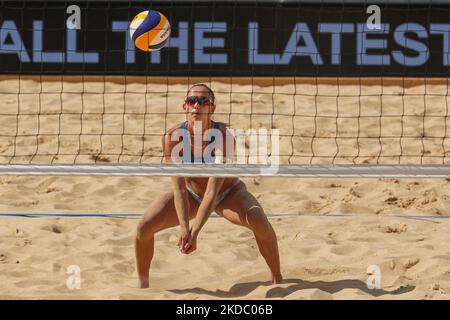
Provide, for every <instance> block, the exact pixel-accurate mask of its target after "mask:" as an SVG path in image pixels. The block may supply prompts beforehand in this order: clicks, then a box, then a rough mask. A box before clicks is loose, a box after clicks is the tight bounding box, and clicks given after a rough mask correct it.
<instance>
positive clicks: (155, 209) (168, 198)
mask: <svg viewBox="0 0 450 320" xmlns="http://www.w3.org/2000/svg"><path fill="white" fill-rule="evenodd" d="M189 205H190V211H189V218H190V219H192V218H193V217H195V213H196V212H197V209H198V204H197V202H195V201H194V200H193V199H190V200H189ZM177 225H179V222H178V217H177V213H176V210H175V204H174V196H173V192H168V193H166V194H164V195H163V196H162V197H161V198H159V199H158V200H156V201H155V202H154V203H152V205H151V206H150V208H149V209H148V210H147V212H146V213H145V214H144V217H143V218H142V219H141V221H140V222H139V224H138V227H137V232H136V237H135V241H134V243H135V253H136V268H137V273H138V277H139V287H140V288H148V287H149V271H150V265H151V262H152V258H153V253H154V246H155V244H154V242H155V240H154V236H155V234H156V233H157V232H159V231H161V230H164V229H167V228H171V227H175V226H177Z"/></svg>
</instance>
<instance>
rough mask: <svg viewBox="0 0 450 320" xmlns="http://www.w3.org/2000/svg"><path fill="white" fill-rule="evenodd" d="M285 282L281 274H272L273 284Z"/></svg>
mask: <svg viewBox="0 0 450 320" xmlns="http://www.w3.org/2000/svg"><path fill="white" fill-rule="evenodd" d="M282 282H283V276H282V275H281V274H277V275H274V274H273V275H272V284H280V283H282Z"/></svg>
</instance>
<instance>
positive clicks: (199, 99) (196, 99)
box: [184, 96, 211, 106]
mask: <svg viewBox="0 0 450 320" xmlns="http://www.w3.org/2000/svg"><path fill="white" fill-rule="evenodd" d="M184 103H186V104H187V105H188V106H194V105H195V104H196V103H198V104H199V105H200V106H204V105H206V104H211V100H209V98H207V97H203V96H190V97H187V98H186V100H184Z"/></svg>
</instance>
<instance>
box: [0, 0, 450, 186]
mask: <svg viewBox="0 0 450 320" xmlns="http://www.w3.org/2000/svg"><path fill="white" fill-rule="evenodd" d="M400 2H401V3H399V2H398V1H397V2H392V1H391V2H389V1H385V2H381V4H380V5H379V6H377V7H378V9H379V11H377V10H378V9H377V8H372V11H370V10H368V7H369V6H370V5H369V4H367V3H364V2H351V3H349V2H346V1H344V2H331V1H327V2H323V1H321V2H305V1H296V2H285V3H278V2H265V1H258V2H242V1H229V2H225V1H222V2H213V3H212V4H207V3H204V2H189V3H187V2H183V1H172V2H170V3H153V4H152V5H151V7H152V9H155V10H159V11H161V12H162V13H164V14H165V15H166V16H167V17H168V19H169V21H170V23H171V28H172V34H171V39H170V40H169V43H168V45H167V47H165V48H163V49H162V50H161V51H156V52H152V53H145V52H140V51H139V50H138V49H136V48H135V47H134V44H133V43H132V42H131V40H130V38H129V35H128V27H129V22H130V21H131V20H132V19H133V17H134V16H135V15H136V14H137V13H139V12H141V11H144V10H148V9H149V7H148V3H145V2H139V1H132V2H130V1H128V2H127V1H105V2H87V1H75V2H74V4H75V6H76V7H78V9H77V8H76V7H75V8H71V9H70V10H69V9H68V4H67V3H66V2H60V1H53V2H34V3H31V2H17V1H15V2H12V1H2V2H1V7H0V27H1V30H0V65H1V66H0V70H1V71H0V72H1V75H0V121H1V123H0V174H27V175H53V174H56V175H152V176H166V175H183V176H189V175H190V176H252V175H263V176H266V175H267V176H340V177H347V176H364V177H380V176H392V177H394V176H395V177H420V176H424V177H449V176H450V168H449V166H448V164H449V163H450V154H449V152H450V119H449V117H450V115H449V104H450V98H449V80H448V76H449V71H450V69H449V65H450V49H449V47H450V44H449V34H450V22H448V17H449V16H450V4H447V3H445V1H443V2H438V3H435V1H433V2H432V3H431V2H429V3H428V2H420V3H417V2H413V1H412V0H411V1H400ZM77 12H78V13H79V15H78V16H77ZM377 14H378V15H379V16H377ZM77 17H79V22H80V24H79V26H78V29H77V27H74V28H70V27H69V25H68V24H67V21H68V19H69V18H71V19H72V20H71V21H74V22H77V21H78V20H76V18H77ZM378 18H381V19H378ZM74 25H75V26H76V23H75V24H74ZM194 83H205V84H207V85H208V86H210V87H211V88H212V90H213V91H214V92H215V95H216V104H217V108H216V111H215V113H214V115H213V119H214V120H215V121H218V122H223V123H225V124H226V125H227V127H229V128H230V129H231V130H232V132H233V134H234V136H235V138H236V141H237V144H236V147H237V148H240V150H241V151H240V152H237V153H236V158H235V159H234V160H235V161H233V162H232V163H226V164H188V163H182V164H167V163H164V161H163V153H162V145H161V141H162V137H163V135H164V133H165V132H167V130H168V129H170V128H171V127H173V126H174V125H175V124H177V123H180V122H181V121H184V120H185V117H186V115H185V113H184V110H183V109H182V104H183V102H184V99H185V97H186V93H187V90H188V88H189V87H190V86H191V85H192V84H194Z"/></svg>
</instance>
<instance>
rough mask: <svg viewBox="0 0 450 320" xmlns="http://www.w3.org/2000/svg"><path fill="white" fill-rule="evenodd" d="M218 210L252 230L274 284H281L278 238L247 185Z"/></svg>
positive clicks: (237, 188)
mask: <svg viewBox="0 0 450 320" xmlns="http://www.w3.org/2000/svg"><path fill="white" fill-rule="evenodd" d="M216 210H217V211H218V213H219V214H221V215H222V216H223V217H224V218H226V219H227V220H229V221H231V222H232V223H234V224H237V225H241V226H244V227H247V228H249V229H250V230H252V232H253V234H254V235H255V239H256V243H257V244H258V248H259V251H260V253H261V255H262V256H263V257H264V259H265V260H266V263H267V265H268V266H269V269H270V271H271V280H272V283H274V284H276V283H281V281H282V280H283V277H282V275H281V270H280V257H279V253H278V242H277V236H276V234H275V231H274V230H273V228H272V225H271V224H270V222H269V220H268V219H267V216H266V215H265V213H264V210H263V209H262V207H261V205H260V204H259V203H258V200H256V198H255V197H254V196H253V195H252V194H251V193H249V192H248V191H247V189H246V187H245V185H244V184H241V185H239V186H237V187H236V189H235V190H233V191H232V192H231V193H230V195H229V196H228V197H227V198H226V199H225V200H223V201H222V203H220V204H219V205H218V207H217V208H216Z"/></svg>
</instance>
